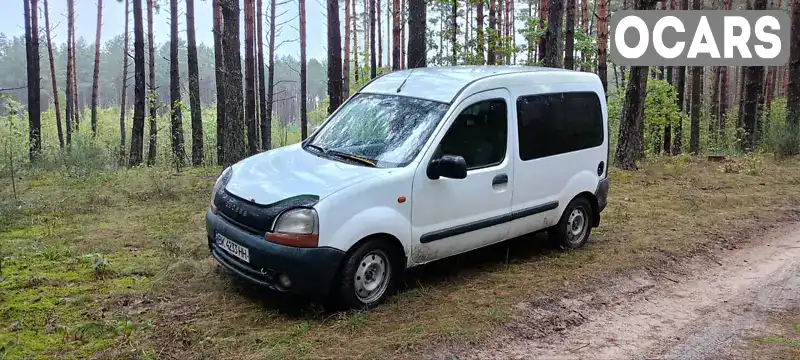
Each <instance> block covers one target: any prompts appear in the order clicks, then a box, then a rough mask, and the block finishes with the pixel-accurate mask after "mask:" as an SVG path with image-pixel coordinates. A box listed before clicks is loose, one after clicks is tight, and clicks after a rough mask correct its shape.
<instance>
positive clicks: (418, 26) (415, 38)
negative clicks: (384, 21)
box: [403, 0, 428, 68]
mask: <svg viewBox="0 0 800 360" xmlns="http://www.w3.org/2000/svg"><path fill="white" fill-rule="evenodd" d="M403 2H404V3H405V0H403ZM426 24H427V19H426V8H425V1H424V0H409V1H408V61H407V64H408V67H409V68H419V67H425V66H427V54H428V50H427V41H426V39H425V32H426Z"/></svg>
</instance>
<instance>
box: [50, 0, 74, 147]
mask: <svg viewBox="0 0 800 360" xmlns="http://www.w3.org/2000/svg"><path fill="white" fill-rule="evenodd" d="M74 27H75V2H74V0H67V73H66V76H65V77H66V84H65V85H64V87H65V95H66V96H65V98H64V102H65V106H64V118H65V120H64V127H66V129H67V147H69V146H70V145H71V144H72V129H73V127H72V122H73V121H74V120H75V114H74V112H75V111H77V109H74V108H73V107H74V106H75V103H74V102H73V101H72V98H73V96H72V91H73V89H74V88H73V86H72V81H73V77H72V72H73V71H74V69H73V68H72V51H73V49H72V29H73V28H74ZM54 96H56V97H57V96H58V94H55V95H54Z"/></svg>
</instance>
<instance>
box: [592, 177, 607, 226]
mask: <svg viewBox="0 0 800 360" xmlns="http://www.w3.org/2000/svg"><path fill="white" fill-rule="evenodd" d="M609 185H610V182H609V180H608V177H606V178H604V179H601V180H600V182H599V183H597V189H596V190H595V191H594V197H595V198H596V199H597V211H596V214H594V219H593V220H594V221H593V224H592V225H593V226H594V227H598V226H600V213H601V212H603V210H605V208H606V205H608V187H609Z"/></svg>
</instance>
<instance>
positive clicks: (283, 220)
mask: <svg viewBox="0 0 800 360" xmlns="http://www.w3.org/2000/svg"><path fill="white" fill-rule="evenodd" d="M265 238H266V239H267V241H270V242H274V243H278V244H282V245H289V246H299V247H315V246H317V243H318V240H319V218H318V217H317V211H316V210H314V209H310V208H297V209H291V210H288V211H286V212H284V213H283V214H281V215H280V216H278V218H277V219H275V224H274V225H273V227H272V232H268V233H266V234H265Z"/></svg>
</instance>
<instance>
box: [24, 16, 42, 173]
mask: <svg viewBox="0 0 800 360" xmlns="http://www.w3.org/2000/svg"><path fill="white" fill-rule="evenodd" d="M24 1H25V4H24V15H25V47H26V62H27V67H26V68H27V75H28V144H29V149H28V150H29V155H28V157H29V159H30V161H31V162H33V161H35V160H36V159H37V158H38V157H39V153H41V151H42V135H41V134H42V119H41V116H42V115H41V112H40V110H41V108H42V107H41V97H40V87H41V83H40V76H41V71H40V70H41V69H40V68H39V5H38V3H37V0H24Z"/></svg>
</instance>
